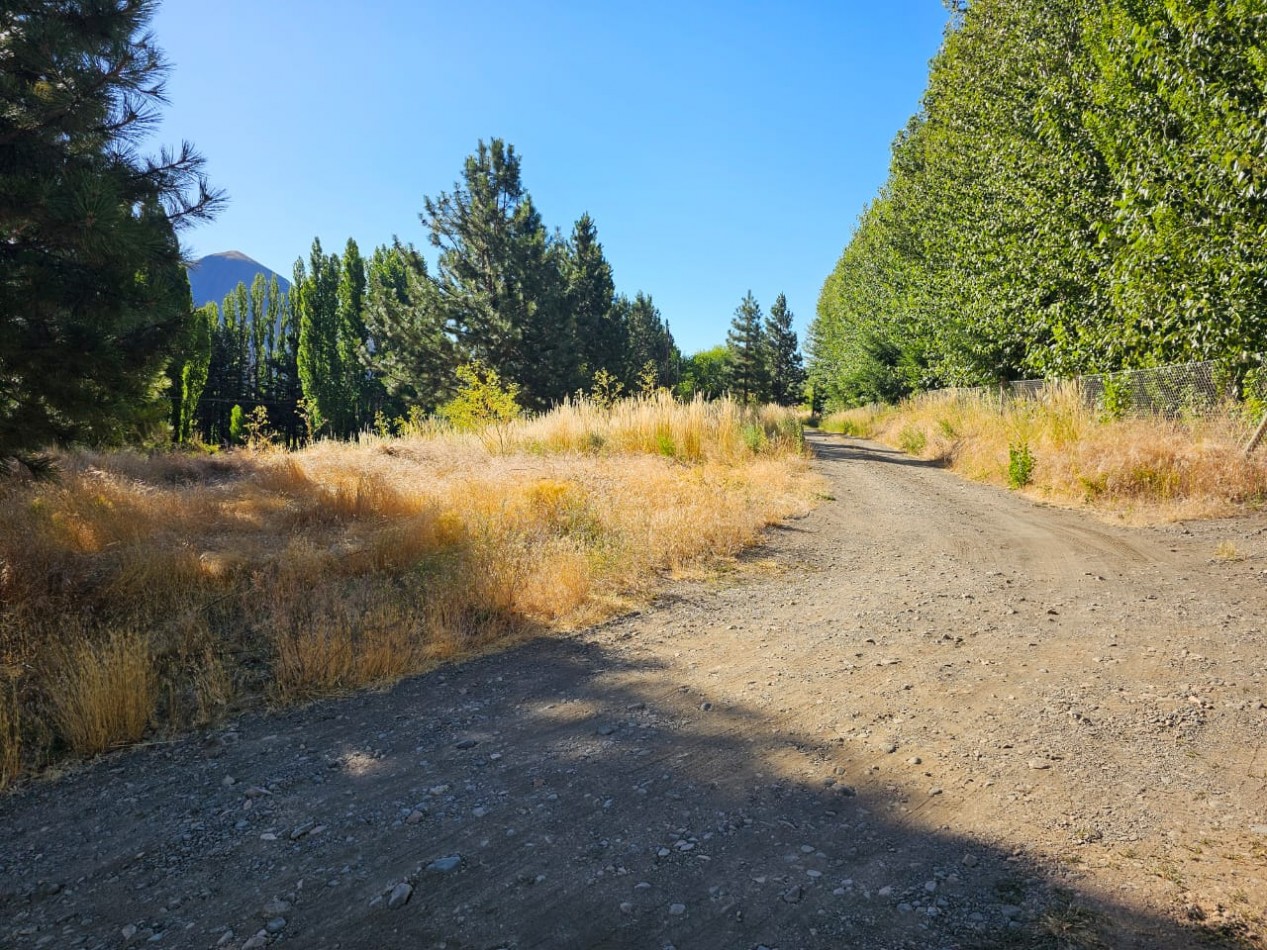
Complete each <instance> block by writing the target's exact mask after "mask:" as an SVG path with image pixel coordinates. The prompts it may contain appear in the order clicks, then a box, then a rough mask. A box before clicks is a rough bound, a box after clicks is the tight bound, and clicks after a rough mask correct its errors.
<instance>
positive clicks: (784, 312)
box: [765, 294, 805, 406]
mask: <svg viewBox="0 0 1267 950" xmlns="http://www.w3.org/2000/svg"><path fill="white" fill-rule="evenodd" d="M765 353H766V370H767V374H768V376H769V381H770V401H771V402H775V403H778V404H779V405H780V406H795V405H797V404H798V403H800V401H801V397H802V395H803V389H804V386H805V367H804V365H803V364H802V361H801V353H800V346H799V344H798V342H797V339H796V331H795V330H793V329H792V311H790V310H789V309H788V308H787V298H786V297H785V296H783V294H779V296H778V297H776V298H775V299H774V305H773V306H772V307H771V308H770V313H769V314H768V315H767V316H766V318H765Z"/></svg>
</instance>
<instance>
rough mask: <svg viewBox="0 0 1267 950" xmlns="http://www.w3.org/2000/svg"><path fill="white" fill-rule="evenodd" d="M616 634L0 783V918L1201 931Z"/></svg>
mask: <svg viewBox="0 0 1267 950" xmlns="http://www.w3.org/2000/svg"><path fill="white" fill-rule="evenodd" d="M638 632H639V627H638V620H637V619H636V618H631V619H629V620H627V621H626V622H625V624H624V625H623V626H621V627H620V629H619V631H613V630H612V629H608V630H606V631H603V632H602V634H601V635H599V634H595V633H593V632H591V633H586V634H582V635H577V636H573V637H566V638H558V637H555V638H543V639H538V640H535V641H532V642H529V643H525V644H522V645H519V646H517V647H514V648H512V649H509V650H506V651H504V652H501V653H496V654H492V655H488V656H484V657H481V658H477V659H474V660H471V661H469V662H464V663H460V664H455V665H453V666H450V667H447V668H444V669H441V670H437V671H435V672H433V673H430V674H427V675H424V676H420V677H417V678H415V679H412V680H409V681H407V682H404V683H401V684H399V685H398V686H397V687H395V688H394V689H392V690H390V691H387V692H382V693H367V694H361V695H357V696H353V697H349V698H346V699H342V700H331V701H326V702H322V703H318V704H314V705H312V706H310V707H307V708H305V709H298V710H290V711H287V712H285V713H282V714H278V715H252V716H248V717H245V718H244V719H242V720H241V721H239V722H238V723H236V724H235V725H234V726H233V727H232V729H231V730H230V731H228V733H227V734H225V735H224V736H223V737H222V740H221V741H219V744H218V745H212V746H209V745H208V744H207V743H205V742H200V741H199V740H197V739H192V738H191V739H190V740H187V741H184V742H181V743H177V744H175V745H173V746H170V747H165V748H161V749H150V750H137V751H133V752H129V753H124V754H121V755H119V756H116V757H113V758H109V759H106V760H104V761H101V762H99V763H97V764H95V765H93V766H90V767H87V768H85V769H83V770H81V771H79V772H77V773H76V774H73V775H71V776H69V777H67V778H65V779H63V780H61V781H59V782H56V783H45V784H40V785H34V786H31V787H29V788H27V789H24V790H22V791H19V792H18V793H17V794H15V795H13V796H11V797H9V798H8V799H7V800H5V801H3V802H0V827H3V828H4V829H5V835H4V837H5V840H6V849H7V850H8V853H9V856H8V858H6V860H5V862H4V863H5V865H6V867H3V868H0V911H2V913H0V917H3V918H7V919H8V920H9V921H10V922H11V923H10V925H0V940H8V941H10V943H9V944H8V945H12V946H15V947H25V946H37V945H41V944H39V941H40V940H41V939H43V938H44V937H47V936H50V935H53V936H54V937H55V938H57V937H62V936H66V939H70V935H82V937H83V938H84V939H82V942H79V943H78V945H82V946H119V945H123V944H126V943H127V942H128V941H126V940H125V941H123V942H122V943H120V940H119V934H120V933H122V932H123V931H122V929H121V928H124V927H128V926H137V921H138V920H140V921H141V925H140V926H141V928H142V929H141V931H140V935H141V937H144V936H145V934H147V933H150V934H161V933H167V934H170V936H169V937H168V940H167V942H166V943H165V944H164V945H170V946H212V945H215V944H216V943H217V938H218V935H219V934H220V933H222V932H223V930H224V928H226V927H232V928H233V929H234V931H235V937H234V938H233V941H232V942H227V943H226V945H229V946H240V945H241V941H242V940H244V939H245V938H248V937H249V936H250V935H251V934H253V933H255V931H256V930H257V929H258V928H259V927H261V926H262V919H261V916H260V907H261V905H262V904H263V903H264V902H265V901H266V900H268V899H269V898H270V897H273V896H275V895H282V896H284V898H285V900H286V903H287V904H289V905H290V906H289V907H288V908H287V909H286V910H285V911H279V912H278V913H277V916H278V917H284V924H283V925H281V926H280V930H279V934H280V935H281V937H282V939H284V940H286V941H290V942H292V943H293V945H295V946H303V947H342V948H370V947H397V946H399V947H404V946H409V947H430V946H435V947H446V948H449V950H452V948H472V950H474V948H486V950H488V948H494V947H508V948H509V947H514V948H554V947H655V948H662V947H677V948H682V950H686V948H728V950H729V948H736V947H749V948H755V947H761V946H764V947H768V948H782V950H800V948H840V947H846V948H853V947H857V948H866V950H886V948H906V947H910V948H916V947H918V948H942V950H951V948H960V950H967V948H978V950H1004V948H1015V950H1019V948H1040V950H1065V948H1092V947H1114V948H1117V947H1139V948H1143V947H1149V948H1180V947H1190V946H1192V945H1193V944H1194V943H1196V942H1198V940H1199V939H1201V938H1200V937H1199V936H1198V934H1196V933H1195V932H1193V931H1192V930H1189V929H1187V928H1184V927H1181V926H1179V925H1177V924H1176V923H1174V922H1173V921H1170V920H1168V919H1164V918H1162V917H1160V916H1155V915H1150V914H1147V913H1143V912H1141V911H1139V910H1138V909H1135V908H1132V907H1128V906H1126V905H1124V904H1115V903H1106V902H1104V901H1103V900H1102V899H1101V898H1099V897H1096V896H1092V895H1090V894H1088V893H1085V892H1083V891H1081V890H1080V887H1079V882H1078V881H1077V880H1075V879H1070V878H1066V877H1062V876H1060V874H1059V872H1057V871H1054V870H1052V869H1050V868H1047V867H1045V866H1044V865H1043V864H1042V863H1041V862H1040V861H1039V860H1037V859H1036V858H1034V857H1032V856H1029V855H1027V854H1026V853H1024V852H1022V851H1012V850H1006V849H1000V848H999V847H998V846H995V845H992V844H991V843H989V842H987V841H983V840H980V839H978V838H976V837H974V835H973V834H972V831H971V829H969V828H956V827H953V826H945V825H942V826H938V825H936V824H935V822H932V821H928V820H925V819H924V818H923V817H922V815H923V813H924V808H925V806H926V805H927V804H928V802H927V800H925V799H920V800H914V799H913V798H910V797H908V796H907V794H906V793H905V792H903V791H902V790H901V789H900V788H898V787H897V786H895V785H888V786H886V785H885V780H884V779H881V778H880V777H879V776H878V775H877V774H874V773H872V772H870V771H868V770H867V769H866V767H865V764H864V763H863V762H861V761H859V760H857V759H856V758H851V752H850V751H849V750H848V749H847V748H845V747H844V746H842V745H840V744H837V743H835V742H833V741H830V740H824V739H823V738H822V737H821V736H812V735H810V734H808V733H807V732H804V731H800V730H797V729H791V728H788V727H786V726H785V725H781V724H780V723H779V722H778V721H777V720H776V719H775V718H773V717H772V716H771V714H770V713H769V712H768V711H766V710H761V709H758V708H756V707H753V706H749V705H745V704H736V703H735V702H733V701H730V700H728V699H727V698H726V696H724V695H721V694H720V692H719V693H718V694H716V695H712V694H710V693H709V692H701V691H699V690H698V689H695V688H692V687H688V686H683V685H679V684H678V683H677V682H676V681H675V679H674V678H673V677H672V676H671V675H669V674H670V671H667V670H665V669H664V668H662V667H661V666H660V665H659V664H658V663H657V662H656V661H654V660H652V659H651V658H649V657H645V656H644V657H643V658H642V659H639V658H638V656H639V653H638V650H637V643H636V637H637V636H638ZM613 634H614V635H615V637H616V639H617V640H621V641H623V640H625V639H632V640H633V641H634V642H633V643H632V644H630V645H629V646H628V647H625V646H622V647H620V648H619V649H616V648H614V647H609V646H607V645H605V643H604V642H602V640H603V638H604V637H611V636H612V635H613ZM244 790H245V791H244ZM37 853H39V854H43V855H44V857H43V859H41V860H39V861H36V860H34V855H35V854H37ZM446 857H454V858H456V859H457V860H456V861H455V862H451V863H453V864H454V866H453V867H452V868H449V869H447V870H446V869H445V868H447V867H448V866H447V865H445V864H441V865H434V864H433V862H435V861H437V860H438V859H443V858H446ZM26 868H38V869H39V870H38V871H27V872H23V871H21V870H20V869H26ZM401 883H407V884H409V886H410V887H411V888H412V890H411V892H410V893H409V895H408V900H407V902H406V903H404V904H403V905H402V906H398V907H395V908H393V907H390V906H389V904H390V900H389V897H388V895H390V893H391V891H392V889H393V887H394V886H395V885H397V884H401ZM1202 936H1204V935H1202ZM272 939H274V938H272V937H269V940H272ZM43 945H45V946H47V945H49V944H48V942H47V941H45V943H44V944H43ZM67 945H69V944H67ZM1206 945H1219V943H1218V941H1214V942H1213V943H1210V942H1206ZM1222 945H1225V946H1236V945H1238V944H1235V943H1234V942H1232V941H1230V940H1229V941H1228V942H1226V943H1224V944H1222ZM1244 945H1245V946H1249V945H1250V944H1249V943H1246V944H1244Z"/></svg>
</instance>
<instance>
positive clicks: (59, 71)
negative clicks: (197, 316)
mask: <svg viewBox="0 0 1267 950" xmlns="http://www.w3.org/2000/svg"><path fill="white" fill-rule="evenodd" d="M154 9H155V4H154V3H153V2H147V0H116V2H111V3H102V2H100V0H63V2H59V3H56V4H50V3H47V2H42V0H11V2H8V3H5V4H4V5H3V7H0V49H2V50H3V55H2V56H0V102H3V103H4V107H3V109H0V459H12V458H17V457H22V456H28V457H29V454H30V453H31V452H33V451H38V450H39V449H40V448H41V447H43V446H45V445H48V444H49V443H51V442H56V441H64V440H71V439H81V438H83V439H97V440H100V439H114V438H119V437H122V436H123V435H125V434H126V432H127V431H128V428H129V426H130V425H131V424H132V420H136V419H137V418H138V414H140V415H144V414H145V413H147V412H148V411H149V409H148V407H150V406H153V405H154V404H155V396H154V393H155V391H156V383H157V382H158V381H159V380H161V379H162V377H163V373H164V371H165V369H166V366H167V363H168V361H169V359H170V357H171V356H172V353H173V351H174V350H175V349H177V348H179V346H180V343H181V340H182V339H185V338H187V337H186V334H187V331H188V329H189V328H190V326H191V323H192V321H193V312H192V307H191V303H190V300H189V296H188V284H187V283H186V282H184V280H183V278H184V275H183V268H181V266H180V264H181V262H180V248H179V244H178V241H177V239H176V235H175V230H176V229H177V228H178V227H180V226H181V225H182V224H184V223H186V222H188V221H191V220H194V219H198V218H204V217H207V216H209V215H210V214H211V213H212V212H213V211H214V209H215V208H216V206H217V204H218V196H217V195H216V194H214V193H213V192H211V191H209V190H208V188H207V186H206V182H205V180H204V179H203V177H202V175H201V159H200V158H199V157H198V156H197V154H196V153H195V152H194V151H193V150H192V148H191V147H190V146H188V145H185V146H183V147H182V148H181V150H180V151H179V152H177V153H174V154H173V153H167V152H163V153H162V154H160V156H159V157H158V158H156V159H154V158H146V157H144V156H142V155H141V154H140V153H139V152H138V144H139V143H140V142H141V141H142V138H143V136H142V133H143V132H144V131H145V130H146V129H148V128H149V127H151V126H152V125H153V124H154V122H155V121H156V115H157V112H156V108H157V106H158V105H159V104H160V103H161V102H162V101H163V76H164V73H165V71H166V65H165V63H164V62H163V60H162V57H161V55H160V53H159V51H158V49H157V48H156V47H155V45H154V42H153V39H152V37H151V36H150V35H149V34H148V33H146V26H147V24H148V23H149V21H150V19H151V17H152V16H153V13H154ZM182 291H183V293H182ZM163 411H164V412H166V410H165V409H164V410H163Z"/></svg>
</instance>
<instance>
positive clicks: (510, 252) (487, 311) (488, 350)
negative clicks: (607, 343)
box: [419, 139, 577, 407]
mask: <svg viewBox="0 0 1267 950" xmlns="http://www.w3.org/2000/svg"><path fill="white" fill-rule="evenodd" d="M419 217H420V218H421V220H422V222H423V224H425V225H426V226H427V228H428V229H429V230H430V232H431V233H430V240H431V243H432V245H434V246H435V247H437V248H439V249H440V256H439V261H438V267H437V275H436V286H437V289H438V293H439V301H440V306H441V307H442V309H443V311H444V314H445V318H446V324H447V327H448V329H449V331H450V332H451V333H452V334H453V336H454V339H455V343H456V345H457V348H458V353H459V359H460V360H461V361H463V362H469V361H479V362H481V363H483V364H484V365H486V366H488V367H490V368H491V369H493V370H495V371H496V372H497V373H498V374H499V375H500V376H501V377H503V378H505V379H507V380H509V381H511V382H514V383H518V384H519V385H521V386H522V387H523V394H524V400H525V402H526V403H527V404H528V405H530V406H533V407H542V406H545V405H548V404H549V403H550V402H552V401H554V400H557V399H560V398H562V397H563V396H564V395H566V393H567V391H568V387H569V386H570V384H571V382H572V381H573V380H574V379H575V378H576V374H577V370H576V350H575V346H574V342H575V330H574V327H573V325H572V323H571V320H570V314H569V313H568V311H567V307H566V306H565V302H564V294H563V287H562V286H561V277H560V274H559V262H558V260H557V254H555V253H554V251H553V248H552V247H551V243H552V242H551V241H550V239H549V237H548V235H547V234H546V230H545V227H544V226H543V225H542V223H541V216H540V215H539V214H538V213H537V209H536V207H535V206H534V205H533V203H532V198H531V196H530V195H529V194H528V193H527V191H525V190H524V187H523V182H522V181H521V178H520V162H519V156H518V155H517V154H516V153H515V149H514V146H511V145H507V144H506V143H505V142H503V141H502V140H501V139H493V140H492V141H491V142H490V143H489V144H487V145H486V144H484V142H482V141H481V142H480V143H479V146H478V149H477V151H476V154H474V155H471V156H468V158H467V159H466V164H465V167H464V169H463V172H462V180H461V181H460V182H457V183H455V184H454V186H453V191H452V193H442V194H441V195H440V196H439V197H437V198H435V199H432V198H427V199H426V201H425V211H424V212H423V213H422V214H421V215H420V216H419Z"/></svg>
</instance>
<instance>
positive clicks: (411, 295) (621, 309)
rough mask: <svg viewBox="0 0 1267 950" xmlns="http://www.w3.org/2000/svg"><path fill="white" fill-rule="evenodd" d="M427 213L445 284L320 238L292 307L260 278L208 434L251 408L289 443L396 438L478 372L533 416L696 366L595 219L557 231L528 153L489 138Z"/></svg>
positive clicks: (225, 313) (421, 270) (412, 260)
mask: <svg viewBox="0 0 1267 950" xmlns="http://www.w3.org/2000/svg"><path fill="white" fill-rule="evenodd" d="M421 218H422V221H423V223H424V224H425V225H426V226H427V228H428V231H429V235H428V237H429V240H430V243H431V244H432V246H433V247H435V248H436V249H437V254H438V258H437V264H436V267H435V273H434V274H433V273H432V272H431V271H430V270H429V268H428V265H427V261H426V259H425V258H424V257H423V255H422V254H421V253H420V252H419V251H418V250H417V249H416V248H414V247H413V246H411V245H407V244H403V243H402V242H400V241H399V240H393V242H392V243H391V244H389V245H383V246H380V247H378V248H377V249H376V250H375V251H374V253H373V254H372V255H370V257H369V259H368V260H366V259H365V258H363V257H362V255H361V253H360V249H359V248H358V247H357V245H356V243H355V242H354V241H351V240H349V241H348V243H347V246H346V247H345V248H344V251H343V253H342V254H341V255H340V254H327V253H326V252H325V251H324V250H323V249H322V247H321V243H320V242H319V241H314V242H313V246H312V250H311V253H310V254H309V257H308V261H307V262H306V263H305V262H304V261H299V262H297V263H296V265H295V272H294V282H293V285H292V287H291V290H290V293H289V295H288V296H279V295H278V294H277V292H276V288H275V287H273V288H266V287H265V286H264V285H263V284H262V283H260V282H258V281H257V284H256V286H254V287H251V288H246V287H241V286H240V287H239V288H238V289H237V291H236V292H235V293H233V294H230V295H229V297H227V298H226V299H225V303H224V307H223V309H222V312H221V314H220V317H219V322H218V323H216V324H215V325H214V327H213V340H212V348H211V350H212V352H211V357H210V379H209V381H208V382H207V384H206V386H205V388H204V390H203V395H202V399H201V402H200V403H199V419H200V424H199V426H198V427H197V430H198V433H199V434H200V436H201V437H202V438H203V439H206V440H209V441H225V440H227V439H228V438H229V431H230V429H229V424H230V417H229V413H230V412H231V411H232V408H233V407H234V406H237V405H240V406H242V407H243V410H244V412H246V411H247V410H248V408H249V410H250V412H255V411H256V409H257V408H258V407H264V409H265V411H266V413H267V415H268V420H269V428H270V429H271V430H273V432H274V434H280V435H281V436H282V437H283V438H284V439H285V440H286V441H295V440H297V439H301V438H303V437H306V436H308V435H328V436H333V437H336V438H346V437H348V436H351V435H353V434H355V433H357V432H359V431H362V430H365V429H369V428H374V429H379V430H382V429H384V428H385V427H386V428H391V427H392V426H393V425H395V424H396V423H397V422H398V421H399V420H408V419H410V418H416V417H418V416H419V415H421V416H427V415H430V414H432V413H435V412H437V411H439V410H441V409H442V408H444V407H446V406H447V405H452V404H453V403H452V402H451V400H452V399H453V398H454V397H455V396H457V395H460V394H461V392H463V391H464V390H463V388H462V387H463V386H464V385H467V384H466V383H464V382H463V380H466V379H467V376H469V374H470V373H472V372H478V373H482V374H486V375H487V376H488V377H489V378H492V379H495V380H497V382H498V385H500V386H504V387H505V391H507V392H512V393H514V394H515V398H516V399H517V400H518V402H519V404H520V405H521V406H523V407H524V408H529V409H541V408H545V407H547V406H550V405H552V404H554V403H557V402H560V401H561V400H563V399H564V398H565V397H567V396H569V395H571V394H573V393H576V392H578V391H593V390H594V387H595V385H596V382H595V381H596V380H598V381H600V383H601V386H602V387H604V389H605V391H606V390H609V389H611V388H612V387H617V388H618V389H619V390H621V391H627V392H633V391H637V390H638V389H640V388H645V387H646V386H648V385H650V386H653V387H659V386H673V385H674V384H675V383H676V382H677V381H678V377H679V364H680V362H681V356H680V354H679V353H678V350H677V347H676V345H675V344H674V342H673V335H672V333H671V332H670V330H669V326H668V324H667V323H666V322H665V321H664V318H663V317H662V316H661V314H660V311H659V310H658V309H657V308H656V306H655V304H654V303H653V302H652V299H651V297H649V296H648V295H646V294H643V293H641V292H639V293H637V294H636V295H635V296H634V297H633V298H632V299H631V298H629V297H626V296H624V295H623V294H618V293H616V290H615V284H614V281H613V278H612V269H611V265H610V264H609V263H608V262H607V260H606V258H605V256H604V254H603V247H602V244H600V243H599V240H598V229H597V227H596V226H595V224H594V222H593V220H592V219H591V218H590V217H589V215H583V216H582V217H581V218H580V220H578V221H577V222H576V224H575V226H574V227H573V230H572V234H571V236H570V237H569V238H567V239H563V238H560V237H558V236H554V235H551V234H549V233H547V231H546V228H545V226H544V224H543V223H542V221H541V217H540V215H539V214H538V212H537V211H536V208H535V206H534V205H533V203H532V198H531V196H530V195H529V194H528V192H527V191H526V190H525V189H524V187H523V184H522V181H521V178H520V162H519V156H518V155H517V154H516V153H515V150H514V148H513V147H511V146H508V145H506V144H505V143H503V142H501V141H500V140H497V139H494V140H493V141H492V142H491V143H489V144H487V145H486V144H484V143H483V142H481V143H480V144H479V148H478V150H477V152H476V154H474V155H472V156H470V157H468V158H467V160H466V163H465V165H464V168H463V173H462V178H461V180H460V181H459V182H457V183H456V184H455V185H454V186H453V189H452V191H450V192H445V193H442V194H441V195H439V196H438V197H436V198H427V199H425V210H424V212H423V214H422V215H421ZM243 315H245V317H244V316H243ZM463 373H465V374H467V376H464V375H463ZM480 378H481V379H482V378H484V377H483V376H481V377H480ZM467 382H468V383H469V380H467ZM301 400H302V402H301ZM177 411H178V410H174V415H175V413H176V412H177ZM248 414H249V413H248ZM301 423H302V424H301Z"/></svg>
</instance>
